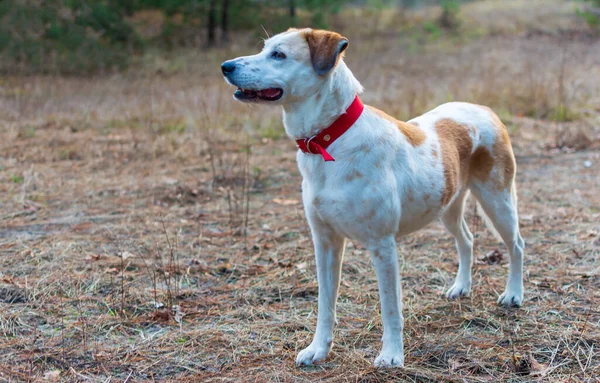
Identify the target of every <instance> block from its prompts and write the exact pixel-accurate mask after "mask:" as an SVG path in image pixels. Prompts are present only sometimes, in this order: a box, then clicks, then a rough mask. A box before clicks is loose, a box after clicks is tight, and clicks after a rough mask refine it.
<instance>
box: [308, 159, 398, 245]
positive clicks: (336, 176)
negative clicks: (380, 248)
mask: <svg viewBox="0 0 600 383" xmlns="http://www.w3.org/2000/svg"><path fill="white" fill-rule="evenodd" d="M328 168H329V169H331V170H328ZM301 172H302V174H303V177H304V180H303V183H302V188H303V193H302V194H303V202H304V205H305V206H306V208H307V211H309V212H310V213H312V214H314V215H315V217H316V218H317V219H319V220H320V221H322V222H324V223H326V224H327V225H328V226H330V227H331V228H333V229H334V230H335V231H336V232H338V233H340V234H342V235H344V236H345V237H348V238H352V239H357V240H365V241H366V240H367V239H368V238H373V237H378V236H380V235H384V234H386V233H389V232H394V231H395V230H396V229H397V227H398V222H397V220H398V217H399V214H398V213H399V201H398V199H397V198H395V185H394V183H393V180H390V179H389V178H388V179H386V177H385V176H384V173H383V172H378V171H376V169H368V168H366V167H364V166H345V167H339V166H338V167H337V168H334V167H332V166H316V167H314V168H310V167H305V168H304V170H302V165H301ZM309 219H310V218H309Z"/></svg>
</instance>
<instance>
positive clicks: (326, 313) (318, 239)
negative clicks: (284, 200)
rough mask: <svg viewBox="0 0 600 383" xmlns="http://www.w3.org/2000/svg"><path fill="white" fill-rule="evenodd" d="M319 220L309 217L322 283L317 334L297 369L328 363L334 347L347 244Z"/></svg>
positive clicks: (318, 274)
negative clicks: (341, 276)
mask: <svg viewBox="0 0 600 383" xmlns="http://www.w3.org/2000/svg"><path fill="white" fill-rule="evenodd" d="M317 220H318V219H310V217H309V223H310V226H311V230H312V236H313V241H314V244H315V257H316V261H317V262H316V263H317V279H318V282H319V311H318V314H317V330H316V332H315V337H314V338H313V341H312V342H311V344H310V345H309V346H308V347H307V348H305V349H304V350H302V351H300V353H299V354H298V357H297V358H296V365H297V366H301V365H311V364H313V363H314V362H318V361H320V360H323V359H325V358H326V357H327V354H329V351H330V350H331V346H332V345H333V325H334V324H335V302H336V299H337V294H338V288H339V285H340V274H341V271H342V259H343V257H344V247H345V243H346V240H345V239H344V238H343V237H341V236H339V235H337V234H335V233H334V232H333V230H331V229H330V228H328V227H326V226H325V225H324V224H323V223H322V222H316V221H317Z"/></svg>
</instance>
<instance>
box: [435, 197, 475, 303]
mask: <svg viewBox="0 0 600 383" xmlns="http://www.w3.org/2000/svg"><path fill="white" fill-rule="evenodd" d="M468 194H469V192H468V190H465V191H462V192H461V193H460V194H459V195H458V196H457V197H456V199H455V200H454V201H453V202H452V205H450V206H448V208H447V209H446V211H445V212H444V215H443V216H442V222H443V223H444V226H446V229H448V231H449V232H450V233H451V234H452V235H453V236H454V239H455V241H456V250H457V251H458V273H457V274H456V279H455V280H454V284H453V285H452V287H450V289H448V291H447V292H446V297H448V298H450V299H455V298H459V297H462V296H469V295H470V294H471V266H472V264H473V234H471V232H470V231H469V228H468V227H467V222H466V221H465V218H464V206H465V200H466V197H467V195H468Z"/></svg>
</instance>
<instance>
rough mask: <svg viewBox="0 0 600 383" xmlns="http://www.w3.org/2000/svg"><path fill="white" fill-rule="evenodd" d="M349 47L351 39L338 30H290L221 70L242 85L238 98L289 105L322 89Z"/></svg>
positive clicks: (230, 81) (232, 61)
mask: <svg viewBox="0 0 600 383" xmlns="http://www.w3.org/2000/svg"><path fill="white" fill-rule="evenodd" d="M347 47H348V39H346V38H345V37H343V36H341V35H340V34H338V33H335V32H329V31H323V30H314V29H290V30H288V31H287V32H283V33H280V34H278V35H276V36H273V37H271V38H270V39H268V40H266V41H265V46H264V48H263V50H262V51H261V52H260V53H259V54H256V55H254V56H245V57H239V58H236V59H233V60H229V61H225V62H224V63H223V64H222V65H221V70H222V72H223V76H225V79H226V81H227V82H228V83H230V84H231V85H234V86H237V87H238V89H237V91H236V92H235V93H234V95H233V97H234V98H235V99H236V100H239V101H243V102H262V103H276V104H285V103H287V102H292V101H294V100H301V99H305V98H307V97H310V96H311V95H313V94H314V93H316V92H317V91H318V90H319V89H321V87H322V86H323V84H324V83H325V81H326V80H327V77H328V76H329V74H330V73H331V72H332V70H333V68H335V66H336V65H337V63H338V62H339V60H340V59H341V58H342V56H343V54H342V53H343V52H344V50H345V49H346V48H347Z"/></svg>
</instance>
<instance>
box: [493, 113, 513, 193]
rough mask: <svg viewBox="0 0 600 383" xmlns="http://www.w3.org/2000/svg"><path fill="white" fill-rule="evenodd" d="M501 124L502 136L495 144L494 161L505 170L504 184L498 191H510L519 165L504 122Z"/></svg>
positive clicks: (500, 135) (501, 184)
mask: <svg viewBox="0 0 600 383" xmlns="http://www.w3.org/2000/svg"><path fill="white" fill-rule="evenodd" d="M498 121H500V120H498ZM500 124H501V126H500V127H499V129H501V130H500V132H499V133H500V134H499V136H497V137H496V142H494V159H495V160H496V163H497V164H498V166H499V167H500V168H501V169H503V170H504V171H503V172H502V175H503V179H502V182H500V183H499V184H498V189H502V188H504V189H508V188H510V187H511V185H512V182H513V179H514V177H515V172H516V171H517V163H516V161H515V155H514V153H513V150H512V146H511V144H510V138H509V137H508V131H507V130H506V127H505V126H504V124H502V122H500Z"/></svg>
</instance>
